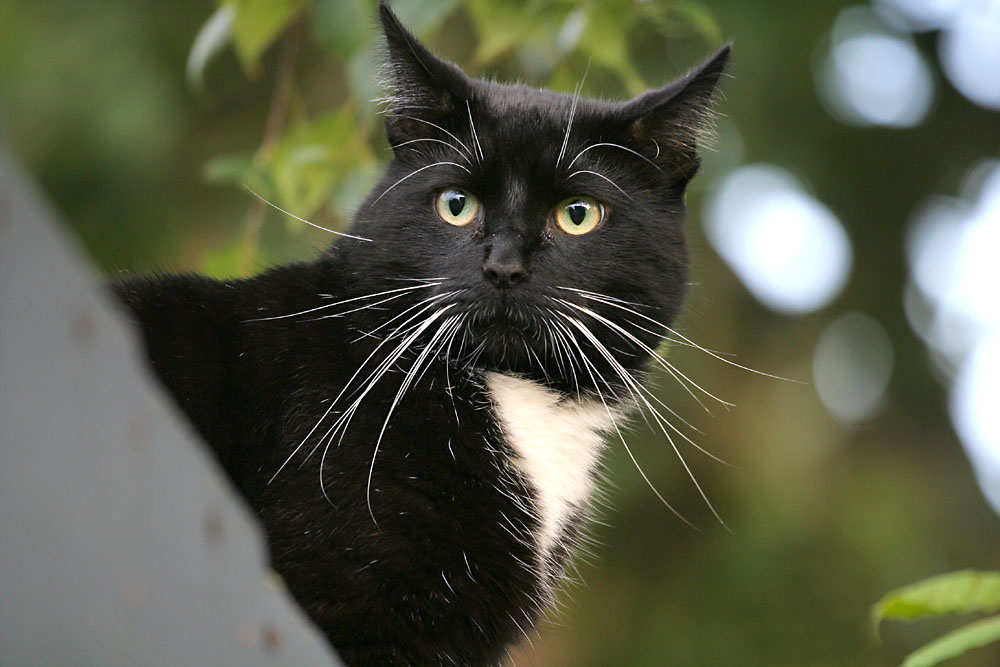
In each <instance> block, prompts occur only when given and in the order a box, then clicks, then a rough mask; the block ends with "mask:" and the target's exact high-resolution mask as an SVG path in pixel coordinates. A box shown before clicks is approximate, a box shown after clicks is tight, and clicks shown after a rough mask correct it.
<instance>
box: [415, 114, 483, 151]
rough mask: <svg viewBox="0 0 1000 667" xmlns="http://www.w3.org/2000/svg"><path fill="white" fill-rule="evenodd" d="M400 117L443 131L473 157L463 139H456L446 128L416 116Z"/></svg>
mask: <svg viewBox="0 0 1000 667" xmlns="http://www.w3.org/2000/svg"><path fill="white" fill-rule="evenodd" d="M399 117H400V118H406V119H409V120H414V121H416V122H418V123H423V124H424V125H430V126H431V127H434V128H437V129H439V130H441V131H442V132H444V133H445V134H447V135H448V136H449V137H451V138H452V139H454V140H455V141H457V142H458V144H459V145H460V146H461V147H462V148H464V149H465V152H466V154H467V155H468V157H470V158H471V157H472V151H470V150H469V147H468V146H466V145H465V143H464V142H463V141H462V140H461V139H459V138H458V137H456V136H455V135H454V134H452V133H451V132H449V131H448V130H446V129H444V128H443V127H441V126H440V125H437V124H436V123H432V122H430V121H429V120H424V119H423V118H416V117H414V116H399Z"/></svg>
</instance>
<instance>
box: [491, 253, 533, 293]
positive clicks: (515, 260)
mask: <svg viewBox="0 0 1000 667" xmlns="http://www.w3.org/2000/svg"><path fill="white" fill-rule="evenodd" d="M483 275H484V276H485V277H486V279H487V280H489V281H490V282H491V283H493V285H494V286H495V287H496V288H497V289H510V288H511V287H514V286H515V285H517V284H519V283H522V282H524V279H525V278H527V277H528V272H527V270H526V269H525V268H524V261H523V260H522V259H521V254H520V253H519V252H517V250H516V248H513V247H511V246H510V245H508V244H507V243H498V244H496V245H494V246H493V248H491V249H490V252H489V254H488V255H487V256H486V261H485V262H483Z"/></svg>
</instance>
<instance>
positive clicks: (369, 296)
mask: <svg viewBox="0 0 1000 667" xmlns="http://www.w3.org/2000/svg"><path fill="white" fill-rule="evenodd" d="M440 284H441V283H430V284H426V285H413V286H411V287H399V288H397V289H391V290H385V291H384V292H376V293H375V294H365V295H364V296H356V297H354V298H351V299H344V300H343V301H337V302H336V303H326V304H323V305H322V306H316V307H315V308H309V309H308V310H300V311H299V312H297V313H289V314H287V315H275V316H274V317H256V318H254V319H251V320H243V322H244V323H246V322H267V321H270V320H283V319H285V318H288V317H296V316H298V315H308V314H309V313H315V312H316V311H318V310H324V309H326V308H334V307H336V306H342V305H344V304H345V303H352V302H354V301H361V300H362V299H374V298H376V297H380V296H385V295H386V294H394V293H397V292H406V291H410V290H416V289H422V288H424V287H434V286H436V285H440Z"/></svg>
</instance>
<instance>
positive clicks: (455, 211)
mask: <svg viewBox="0 0 1000 667" xmlns="http://www.w3.org/2000/svg"><path fill="white" fill-rule="evenodd" d="M463 209H465V195H463V194H462V193H461V192H452V193H451V194H450V195H449V198H448V210H449V211H451V214H452V215H453V216H455V217H458V215H459V214H460V213H461V212H462V210H463Z"/></svg>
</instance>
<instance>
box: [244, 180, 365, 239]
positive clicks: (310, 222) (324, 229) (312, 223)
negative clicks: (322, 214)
mask: <svg viewBox="0 0 1000 667" xmlns="http://www.w3.org/2000/svg"><path fill="white" fill-rule="evenodd" d="M243 187H244V188H246V190H247V192H249V193H250V194H252V195H253V196H254V197H256V198H257V199H259V200H261V201H262V202H264V203H265V204H267V205H268V206H270V207H271V208H273V209H275V210H277V211H281V212H282V213H284V214H285V215H287V216H288V217H290V218H295V219H296V220H298V221H299V222H304V223H306V224H307V225H309V226H310V227H315V228H316V229H322V230H323V231H324V232H329V233H330V234H335V235H337V236H343V237H346V238H349V239H354V240H355V241H367V242H368V243H372V240H371V239H366V238H365V237H363V236H354V235H353V234H345V233H344V232H338V231H336V230H333V229H327V228H326V227H323V226H321V225H317V224H316V223H315V222H312V221H309V220H306V219H305V218H300V217H299V216H297V215H295V214H294V213H290V212H289V211H286V210H285V209H283V208H281V207H280V206H278V205H277V204H274V203H271V202H270V201H268V200H267V199H266V198H264V197H263V196H262V195H259V194H257V192H255V191H254V190H253V189H252V188H251V187H250V186H249V185H247V184H246V183H244V184H243Z"/></svg>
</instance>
